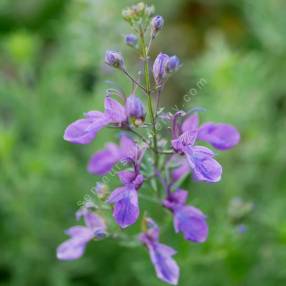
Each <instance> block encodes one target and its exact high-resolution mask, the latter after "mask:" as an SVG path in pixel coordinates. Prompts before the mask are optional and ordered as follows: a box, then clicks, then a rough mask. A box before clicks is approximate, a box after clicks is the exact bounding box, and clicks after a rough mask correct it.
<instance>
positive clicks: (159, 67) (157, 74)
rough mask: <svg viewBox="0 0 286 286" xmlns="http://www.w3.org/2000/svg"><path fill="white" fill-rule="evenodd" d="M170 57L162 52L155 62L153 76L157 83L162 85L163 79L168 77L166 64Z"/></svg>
mask: <svg viewBox="0 0 286 286" xmlns="http://www.w3.org/2000/svg"><path fill="white" fill-rule="evenodd" d="M169 59H170V57H169V56H168V55H166V54H162V53H160V54H159V55H158V56H157V58H156V59H155V62H154V64H153V76H154V79H155V82H156V84H157V85H161V84H162V83H163V80H164V79H165V78H166V77H167V72H166V66H167V64H168V62H169Z"/></svg>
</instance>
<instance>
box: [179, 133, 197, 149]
mask: <svg viewBox="0 0 286 286" xmlns="http://www.w3.org/2000/svg"><path fill="white" fill-rule="evenodd" d="M197 135H198V131H197V130H196V129H195V130H191V131H186V132H184V133H183V134H182V135H181V136H180V137H179V140H180V141H181V143H182V144H183V146H188V145H191V146H192V145H194V143H195V141H196V139H197Z"/></svg>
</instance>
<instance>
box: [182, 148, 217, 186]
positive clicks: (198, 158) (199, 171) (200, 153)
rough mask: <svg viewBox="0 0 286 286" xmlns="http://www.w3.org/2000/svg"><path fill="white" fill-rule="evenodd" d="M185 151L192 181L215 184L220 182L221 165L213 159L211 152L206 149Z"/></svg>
mask: <svg viewBox="0 0 286 286" xmlns="http://www.w3.org/2000/svg"><path fill="white" fill-rule="evenodd" d="M195 147H196V148H188V149H185V154H186V157H187V160H188V163H189V165H190V168H191V169H192V173H193V179H194V180H196V181H204V182H209V183H215V182H218V181H220V179H221V175H222V167H221V165H220V164H219V163H218V162H217V161H216V160H215V159H213V158H212V157H213V155H212V154H213V152H211V150H209V149H208V148H206V147H201V146H195Z"/></svg>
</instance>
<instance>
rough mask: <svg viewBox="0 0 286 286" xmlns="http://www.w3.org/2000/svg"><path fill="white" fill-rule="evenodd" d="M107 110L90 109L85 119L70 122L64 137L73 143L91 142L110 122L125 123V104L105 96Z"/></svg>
mask: <svg viewBox="0 0 286 286" xmlns="http://www.w3.org/2000/svg"><path fill="white" fill-rule="evenodd" d="M104 106H105V111H104V112H99V111H90V112H88V113H85V116H84V118H83V119H79V120H77V121H75V122H73V123H72V124H70V125H69V126H68V127H67V128H66V130H65V134H64V139H65V140H66V141H68V142H71V143H73V144H90V143H91V142H92V141H93V140H94V139H95V137H96V135H97V133H98V132H99V131H100V130H101V129H102V128H104V127H106V126H107V125H109V124H116V125H119V126H121V125H124V124H126V123H127V120H128V118H127V115H126V111H125V108H124V106H122V105H121V104H120V103H119V102H118V101H116V100H115V99H112V98H111V97H110V96H106V97H105V102H104Z"/></svg>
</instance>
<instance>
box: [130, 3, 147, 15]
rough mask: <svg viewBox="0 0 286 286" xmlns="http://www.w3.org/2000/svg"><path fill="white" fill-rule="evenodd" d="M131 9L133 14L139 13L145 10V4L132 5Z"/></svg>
mask: <svg viewBox="0 0 286 286" xmlns="http://www.w3.org/2000/svg"><path fill="white" fill-rule="evenodd" d="M132 8H133V10H134V12H136V13H141V12H142V11H144V9H145V4H144V3H143V2H140V3H138V4H136V5H133V6H132Z"/></svg>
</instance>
